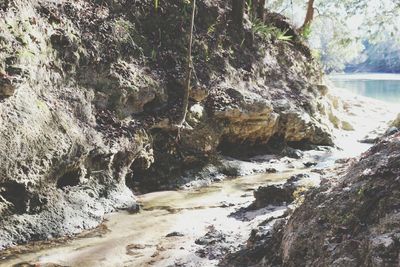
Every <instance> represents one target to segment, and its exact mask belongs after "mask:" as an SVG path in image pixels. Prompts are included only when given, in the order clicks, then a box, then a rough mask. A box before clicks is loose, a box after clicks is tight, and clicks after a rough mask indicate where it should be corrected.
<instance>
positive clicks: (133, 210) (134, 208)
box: [126, 203, 142, 214]
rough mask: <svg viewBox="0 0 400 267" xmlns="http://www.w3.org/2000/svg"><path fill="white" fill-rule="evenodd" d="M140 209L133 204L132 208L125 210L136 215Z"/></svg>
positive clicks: (137, 204) (138, 205)
mask: <svg viewBox="0 0 400 267" xmlns="http://www.w3.org/2000/svg"><path fill="white" fill-rule="evenodd" d="M141 209H142V206H141V205H140V204H139V203H135V204H133V205H132V206H130V207H129V208H127V209H126V210H127V211H128V212H129V213H131V214H135V213H138V212H139V211H140V210H141Z"/></svg>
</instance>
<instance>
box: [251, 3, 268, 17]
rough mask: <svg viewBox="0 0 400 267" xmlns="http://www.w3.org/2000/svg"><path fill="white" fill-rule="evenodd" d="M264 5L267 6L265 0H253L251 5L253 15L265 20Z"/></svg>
mask: <svg viewBox="0 0 400 267" xmlns="http://www.w3.org/2000/svg"><path fill="white" fill-rule="evenodd" d="M264 6H265V0H252V6H251V13H252V14H251V15H252V17H253V18H257V19H259V20H261V21H264Z"/></svg>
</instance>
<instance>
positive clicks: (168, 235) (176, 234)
mask: <svg viewBox="0 0 400 267" xmlns="http://www.w3.org/2000/svg"><path fill="white" fill-rule="evenodd" d="M173 236H185V235H184V234H182V233H180V232H171V233H169V234H167V235H166V236H165V237H173Z"/></svg>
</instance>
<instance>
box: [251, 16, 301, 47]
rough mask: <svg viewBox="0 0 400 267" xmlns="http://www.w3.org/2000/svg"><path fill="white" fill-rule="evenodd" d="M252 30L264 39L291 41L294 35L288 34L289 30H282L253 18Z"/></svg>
mask: <svg viewBox="0 0 400 267" xmlns="http://www.w3.org/2000/svg"><path fill="white" fill-rule="evenodd" d="M251 31H252V33H253V35H258V36H260V37H261V38H262V39H263V40H264V41H269V40H272V39H276V40H279V41H282V42H290V41H292V39H293V36H291V35H287V32H288V30H284V31H283V30H281V29H279V28H277V27H275V26H272V25H267V24H265V23H264V22H263V21H261V20H259V19H254V20H252V27H251Z"/></svg>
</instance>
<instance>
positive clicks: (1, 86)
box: [0, 74, 15, 97]
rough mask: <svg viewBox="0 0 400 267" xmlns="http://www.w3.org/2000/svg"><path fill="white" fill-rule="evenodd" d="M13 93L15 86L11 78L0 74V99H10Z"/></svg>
mask: <svg viewBox="0 0 400 267" xmlns="http://www.w3.org/2000/svg"><path fill="white" fill-rule="evenodd" d="M14 92H15V85H14V84H13V82H12V80H11V78H10V77H9V76H6V75H1V74H0V97H10V96H12V95H13V94H14Z"/></svg>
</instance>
